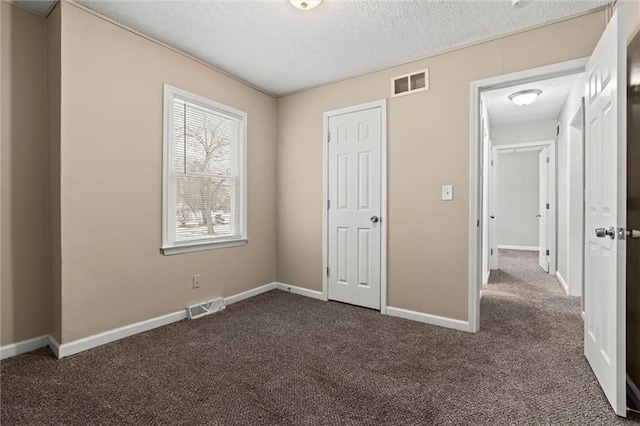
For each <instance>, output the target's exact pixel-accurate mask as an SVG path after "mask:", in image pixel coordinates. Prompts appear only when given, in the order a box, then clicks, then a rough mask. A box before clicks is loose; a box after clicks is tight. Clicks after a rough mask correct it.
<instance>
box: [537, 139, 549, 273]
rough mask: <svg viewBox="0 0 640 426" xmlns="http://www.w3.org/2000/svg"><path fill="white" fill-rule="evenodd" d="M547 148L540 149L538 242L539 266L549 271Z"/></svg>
mask: <svg viewBox="0 0 640 426" xmlns="http://www.w3.org/2000/svg"><path fill="white" fill-rule="evenodd" d="M548 159H549V148H548V147H547V148H544V149H543V150H542V151H540V189H539V191H540V206H539V213H538V216H539V217H538V219H539V238H538V239H539V244H540V248H539V250H540V256H539V257H540V261H539V263H540V267H541V268H542V269H544V271H545V272H549V255H548V254H547V251H548V250H549V209H548V208H547V206H548V204H549V160H548Z"/></svg>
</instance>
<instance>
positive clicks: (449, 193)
mask: <svg viewBox="0 0 640 426" xmlns="http://www.w3.org/2000/svg"><path fill="white" fill-rule="evenodd" d="M442 200H443V201H451V200H453V185H442Z"/></svg>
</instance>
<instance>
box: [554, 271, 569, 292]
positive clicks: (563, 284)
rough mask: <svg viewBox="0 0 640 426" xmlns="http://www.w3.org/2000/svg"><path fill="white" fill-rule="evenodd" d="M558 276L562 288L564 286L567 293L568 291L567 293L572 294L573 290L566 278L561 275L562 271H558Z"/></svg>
mask: <svg viewBox="0 0 640 426" xmlns="http://www.w3.org/2000/svg"><path fill="white" fill-rule="evenodd" d="M556 278H557V279H558V281H560V284H561V285H562V288H564V291H565V293H567V295H568V296H570V295H571V292H570V291H569V285H568V284H567V282H566V281H565V280H564V278H562V275H560V272H558V271H556Z"/></svg>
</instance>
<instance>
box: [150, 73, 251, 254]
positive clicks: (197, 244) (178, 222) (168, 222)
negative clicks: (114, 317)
mask: <svg viewBox="0 0 640 426" xmlns="http://www.w3.org/2000/svg"><path fill="white" fill-rule="evenodd" d="M246 124H247V115H246V114H245V113H244V112H242V111H238V110H236V109H233V108H230V107H228V106H225V105H222V104H219V103H217V102H214V101H211V100H209V99H205V98H203V97H201V96H197V95H194V94H192V93H188V92H185V91H183V90H180V89H176V88H175V87H171V86H169V85H166V84H165V86H164V152H163V157H164V158H163V162H164V168H163V200H162V203H163V212H162V222H163V226H162V250H163V252H164V254H165V255H170V254H178V253H185V252H191V251H199V250H208V249H214V248H222V247H231V246H238V245H241V244H245V243H246V242H247V231H246V228H247V226H246V187H245V180H246V179H245V157H246V133H247V132H246Z"/></svg>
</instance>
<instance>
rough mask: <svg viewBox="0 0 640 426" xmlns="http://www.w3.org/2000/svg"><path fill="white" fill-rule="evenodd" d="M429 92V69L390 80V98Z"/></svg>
mask: <svg viewBox="0 0 640 426" xmlns="http://www.w3.org/2000/svg"><path fill="white" fill-rule="evenodd" d="M425 90H429V68H427V69H424V70H421V71H415V72H412V73H409V74H404V75H400V76H398V77H393V78H392V79H391V97H392V98H395V97H397V96H404V95H409V94H411V93H418V92H422V91H425Z"/></svg>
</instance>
